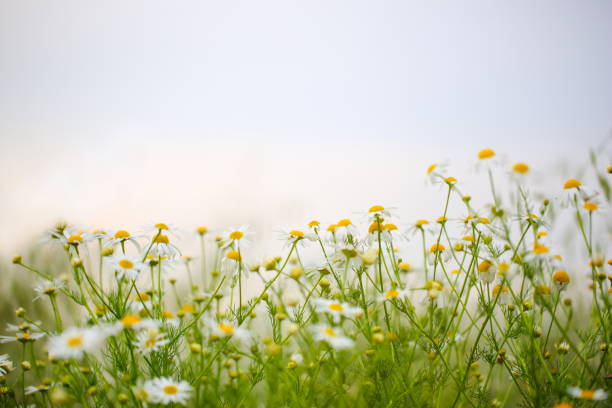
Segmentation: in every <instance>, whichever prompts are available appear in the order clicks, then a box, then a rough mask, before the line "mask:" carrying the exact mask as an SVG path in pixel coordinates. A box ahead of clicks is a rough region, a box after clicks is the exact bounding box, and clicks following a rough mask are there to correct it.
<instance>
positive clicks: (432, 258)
mask: <svg viewBox="0 0 612 408" xmlns="http://www.w3.org/2000/svg"><path fill="white" fill-rule="evenodd" d="M450 257H451V255H450V253H449V252H448V251H447V250H446V247H445V246H444V245H442V244H433V245H432V246H431V248H429V252H428V254H427V262H428V263H429V264H430V265H433V264H434V263H436V261H437V262H448V261H449V260H450Z"/></svg>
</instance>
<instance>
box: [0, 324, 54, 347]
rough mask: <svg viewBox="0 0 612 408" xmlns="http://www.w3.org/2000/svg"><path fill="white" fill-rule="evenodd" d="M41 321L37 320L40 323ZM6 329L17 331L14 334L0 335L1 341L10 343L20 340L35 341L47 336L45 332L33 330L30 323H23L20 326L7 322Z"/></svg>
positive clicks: (24, 341)
mask: <svg viewBox="0 0 612 408" xmlns="http://www.w3.org/2000/svg"><path fill="white" fill-rule="evenodd" d="M39 323H40V322H37V324H39ZM6 329H7V330H8V331H11V332H15V334H14V335H12V336H0V343H10V342H13V341H18V342H21V343H28V342H34V341H36V340H38V339H40V338H42V337H44V336H45V333H42V332H39V331H32V328H31V327H30V325H29V324H27V323H23V324H22V325H20V326H15V325H14V324H10V323H9V324H7V325H6Z"/></svg>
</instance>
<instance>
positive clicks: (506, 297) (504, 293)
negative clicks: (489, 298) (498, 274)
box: [491, 284, 512, 305]
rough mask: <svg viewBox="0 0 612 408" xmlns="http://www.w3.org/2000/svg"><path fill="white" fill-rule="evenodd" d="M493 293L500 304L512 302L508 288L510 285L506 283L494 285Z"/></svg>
mask: <svg viewBox="0 0 612 408" xmlns="http://www.w3.org/2000/svg"><path fill="white" fill-rule="evenodd" d="M491 294H492V295H493V299H495V298H497V299H498V302H497V303H499V304H502V305H509V304H510V303H512V297H511V295H510V292H509V290H508V287H507V286H505V285H501V284H497V285H495V286H493V289H492V290H491Z"/></svg>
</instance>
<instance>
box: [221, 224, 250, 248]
mask: <svg viewBox="0 0 612 408" xmlns="http://www.w3.org/2000/svg"><path fill="white" fill-rule="evenodd" d="M253 234H254V233H253V232H251V230H250V228H249V226H248V225H242V226H240V227H238V228H230V229H228V230H226V231H225V232H224V233H223V236H222V242H223V246H224V247H229V246H234V247H236V246H238V245H239V246H240V247H241V248H244V247H246V246H248V245H249V244H250V243H251V240H252V237H253Z"/></svg>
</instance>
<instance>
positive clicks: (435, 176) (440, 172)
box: [427, 161, 449, 184]
mask: <svg viewBox="0 0 612 408" xmlns="http://www.w3.org/2000/svg"><path fill="white" fill-rule="evenodd" d="M448 165H449V163H448V161H444V162H442V163H433V164H430V165H429V166H427V181H428V183H429V184H436V183H437V182H438V181H439V180H444V179H445V178H446V175H445V172H446V169H447V168H448Z"/></svg>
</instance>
